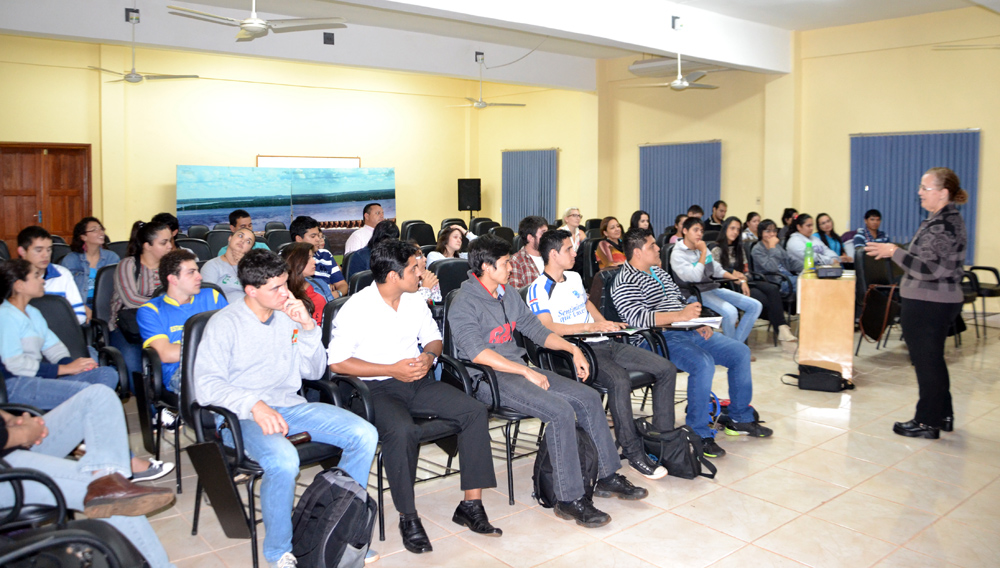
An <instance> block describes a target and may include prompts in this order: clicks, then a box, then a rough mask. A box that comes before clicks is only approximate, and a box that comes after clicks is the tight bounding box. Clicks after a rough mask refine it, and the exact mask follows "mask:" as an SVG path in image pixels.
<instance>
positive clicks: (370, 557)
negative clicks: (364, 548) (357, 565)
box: [365, 548, 382, 565]
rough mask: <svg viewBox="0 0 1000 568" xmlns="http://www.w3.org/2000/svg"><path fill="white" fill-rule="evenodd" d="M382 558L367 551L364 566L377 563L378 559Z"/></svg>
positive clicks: (375, 553) (373, 552)
mask: <svg viewBox="0 0 1000 568" xmlns="http://www.w3.org/2000/svg"><path fill="white" fill-rule="evenodd" d="M379 558H382V556H381V555H379V553H378V552H377V551H375V550H372V549H370V548H369V549H368V553H367V554H365V564H366V565H367V564H371V563H372V562H378V559H379Z"/></svg>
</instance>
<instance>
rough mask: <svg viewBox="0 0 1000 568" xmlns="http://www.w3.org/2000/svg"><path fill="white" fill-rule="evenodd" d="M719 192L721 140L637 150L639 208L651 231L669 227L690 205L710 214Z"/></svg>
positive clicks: (720, 185) (657, 231) (648, 147)
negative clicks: (646, 213) (648, 222)
mask: <svg viewBox="0 0 1000 568" xmlns="http://www.w3.org/2000/svg"><path fill="white" fill-rule="evenodd" d="M721 193H722V142H721V141H719V140H710V141H707V142H694V143H691V144H668V145H660V146H641V147H640V148H639V208H640V209H642V210H644V211H647V212H649V215H650V218H651V219H652V221H653V232H655V233H657V234H659V233H660V232H661V231H662V230H663V229H664V228H665V227H669V226H672V225H673V224H674V217H676V216H677V215H679V214H681V213H685V212H687V209H688V207H690V206H691V205H701V207H702V209H704V210H705V213H706V215H707V214H710V213H711V212H712V204H713V203H715V202H716V201H718V199H719V196H720V195H721Z"/></svg>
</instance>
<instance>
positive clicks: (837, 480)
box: [777, 448, 885, 487]
mask: <svg viewBox="0 0 1000 568" xmlns="http://www.w3.org/2000/svg"><path fill="white" fill-rule="evenodd" d="M777 467H779V468H781V469H787V470H789V471H794V472H796V473H801V474H802V475H806V476H809V477H814V478H816V479H820V480H822V481H827V482H830V483H833V484H835V485H840V486H841V487H854V486H855V485H857V484H859V483H861V482H862V481H864V480H866V479H869V478H871V477H873V476H875V475H877V474H878V473H880V472H882V471H883V470H884V469H885V468H884V467H882V466H880V465H878V464H873V463H871V462H866V461H864V460H859V459H855V458H852V457H850V456H845V455H842V454H838V453H834V452H828V451H826V450H821V449H819V448H813V449H811V450H808V451H805V452H802V453H801V454H798V455H796V456H792V457H790V458H788V459H787V460H785V461H783V462H781V463H779V464H778V465H777Z"/></svg>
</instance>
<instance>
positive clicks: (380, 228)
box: [346, 219, 399, 282]
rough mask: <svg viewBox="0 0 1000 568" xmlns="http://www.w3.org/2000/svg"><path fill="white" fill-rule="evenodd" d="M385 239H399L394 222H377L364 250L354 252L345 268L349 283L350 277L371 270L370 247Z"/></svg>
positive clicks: (397, 229)
mask: <svg viewBox="0 0 1000 568" xmlns="http://www.w3.org/2000/svg"><path fill="white" fill-rule="evenodd" d="M385 239H399V227H397V226H396V222H395V221H390V220H388V219H386V220H384V221H379V223H378V224H377V225H375V229H373V230H372V236H371V238H370V239H368V244H367V245H365V247H364V248H361V249H358V250H356V251H354V254H352V255H351V263H350V265H349V266H348V267H347V276H346V277H347V280H348V282H350V279H351V276H353V275H355V274H357V273H358V272H363V271H365V270H369V269H370V268H371V259H372V247H374V246H375V245H376V244H378V243H380V242H382V241H384V240H385Z"/></svg>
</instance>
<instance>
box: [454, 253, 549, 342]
mask: <svg viewBox="0 0 1000 568" xmlns="http://www.w3.org/2000/svg"><path fill="white" fill-rule="evenodd" d="M498 288H499V289H500V290H501V291H502V292H503V293H502V294H501V295H500V298H499V299H497V298H494V297H493V295H492V294H490V293H489V292H488V291H487V290H486V288H485V287H484V286H483V285H482V283H481V282H479V279H478V278H476V276H475V274H473V273H472V271H471V270H470V271H469V279H468V280H466V281H465V282H463V283H462V287H461V288H459V292H458V294H457V295H456V297H455V300H454V301H453V302H452V304H451V307H450V309H449V310H448V324H449V325H450V326H451V339H452V341H453V342H454V344H455V351H456V353H455V354H456V355H457V356H458V358H459V359H465V360H468V361H471V360H473V359H475V358H476V356H477V355H479V354H480V353H482V352H483V351H484V350H486V349H492V350H494V351H496V352H497V353H499V354H500V355H502V356H503V357H504V358H506V359H509V360H511V361H517V362H520V361H521V359H522V358H523V357H524V355H525V354H526V352H525V350H524V348H523V347H518V345H517V343H515V342H514V335H513V332H514V330H515V329H516V330H517V331H519V332H521V334H522V335H524V336H525V337H527V338H528V339H530V340H532V341H534V342H535V343H536V344H538V345H543V344H545V340H546V339H547V338H548V337H549V334H550V333H552V332H551V331H549V330H548V328H546V327H545V326H544V325H542V322H540V321H538V318H536V317H535V314H533V313H531V310H530V309H529V308H528V306H527V305H526V304H525V303H524V300H522V299H521V295H520V294H518V293H517V290H515V289H513V288H509V287H506V286H499V287H498Z"/></svg>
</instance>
